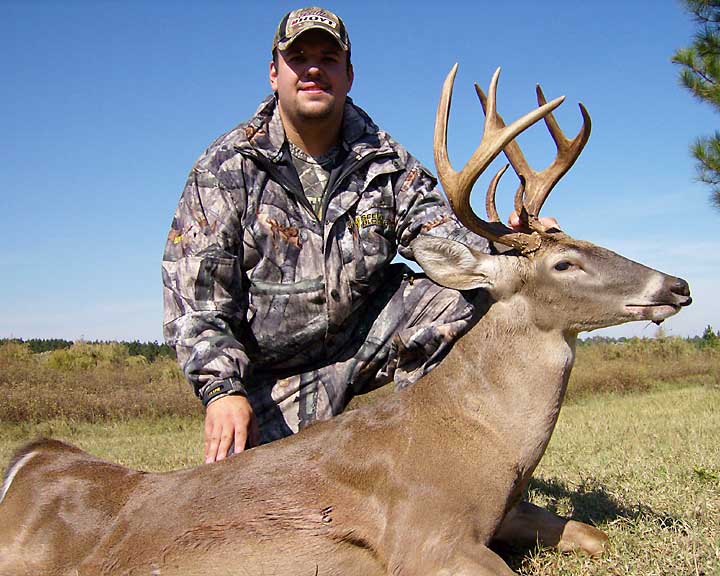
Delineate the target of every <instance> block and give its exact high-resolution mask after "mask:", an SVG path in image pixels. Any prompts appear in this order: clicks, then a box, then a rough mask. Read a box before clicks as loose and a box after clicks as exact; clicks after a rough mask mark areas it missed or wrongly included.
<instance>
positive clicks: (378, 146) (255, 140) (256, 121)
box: [236, 94, 393, 161]
mask: <svg viewBox="0 0 720 576" xmlns="http://www.w3.org/2000/svg"><path fill="white" fill-rule="evenodd" d="M239 137H240V141H239V142H238V143H237V145H236V147H237V148H238V149H240V150H241V151H242V150H248V151H250V150H253V151H255V152H256V153H259V154H262V155H263V156H265V157H266V158H267V159H268V160H271V161H277V160H278V159H279V158H280V157H281V156H282V153H283V152H282V148H283V145H284V144H285V129H284V128H283V125H282V120H281V118H280V113H279V111H278V109H277V100H276V98H275V96H274V95H273V94H271V95H270V96H268V97H267V98H265V100H263V101H262V102H261V103H260V106H259V107H258V109H257V110H256V111H255V114H254V115H253V117H252V118H251V119H250V120H249V121H248V122H247V123H246V124H245V125H244V130H243V131H241V133H240V134H239ZM342 140H343V146H345V148H346V149H347V150H348V151H350V152H352V153H353V154H354V155H355V156H356V158H357V159H360V158H363V157H364V156H366V155H367V154H370V153H390V152H392V151H393V150H392V146H391V144H390V141H389V138H388V136H387V135H386V134H385V132H383V131H381V130H380V129H379V128H378V127H377V126H376V125H375V123H374V122H373V121H372V120H371V119H370V116H368V115H367V113H366V112H365V111H364V110H363V109H362V108H360V107H359V106H356V105H355V103H354V102H353V101H352V99H351V98H350V97H348V98H347V100H346V101H345V110H344V114H343V127H342Z"/></svg>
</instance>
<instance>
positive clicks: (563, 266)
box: [555, 260, 573, 272]
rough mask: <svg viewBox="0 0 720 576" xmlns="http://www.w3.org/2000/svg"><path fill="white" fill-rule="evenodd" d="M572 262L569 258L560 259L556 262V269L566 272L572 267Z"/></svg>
mask: <svg viewBox="0 0 720 576" xmlns="http://www.w3.org/2000/svg"><path fill="white" fill-rule="evenodd" d="M572 266H573V265H572V262H568V261H567V260H560V262H558V263H557V264H555V270H557V271H558V272H564V271H565V270H569V269H570V268H572Z"/></svg>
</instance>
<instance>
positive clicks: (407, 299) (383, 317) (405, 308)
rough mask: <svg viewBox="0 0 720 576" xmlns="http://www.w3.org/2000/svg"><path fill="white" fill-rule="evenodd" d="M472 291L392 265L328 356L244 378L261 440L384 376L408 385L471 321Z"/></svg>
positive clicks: (334, 410)
mask: <svg viewBox="0 0 720 576" xmlns="http://www.w3.org/2000/svg"><path fill="white" fill-rule="evenodd" d="M471 297H472V293H464V292H458V291H457V290H452V289H449V288H443V287H441V286H438V285H437V284H435V283H434V282H432V281H431V280H430V279H428V278H427V277H425V276H424V275H417V274H414V273H413V272H412V271H411V270H410V269H409V268H408V267H407V266H405V265H402V264H395V265H393V266H392V267H391V273H390V274H388V281H387V283H386V284H385V286H384V287H383V288H382V289H381V290H379V291H378V293H376V294H374V295H373V298H372V302H371V303H370V305H369V308H366V309H364V310H363V311H362V317H361V318H357V319H356V321H355V322H350V323H349V324H350V326H352V327H354V330H353V331H352V332H353V333H352V334H351V335H350V337H349V339H347V340H346V342H344V343H343V345H342V346H341V347H340V349H338V350H333V351H332V353H331V354H330V355H329V356H328V358H327V361H326V362H324V363H322V362H321V363H318V364H319V365H316V366H311V367H309V369H308V370H306V371H302V372H301V373H298V374H290V375H288V374H273V373H272V371H271V370H267V369H265V370H263V369H258V370H256V371H254V372H253V375H252V378H251V380H250V381H249V382H248V383H247V391H248V398H249V400H250V403H251V404H252V406H253V409H254V411H255V414H256V416H257V418H258V423H259V426H260V436H261V442H262V443H267V442H271V441H273V440H277V439H279V438H282V437H285V436H289V435H291V434H294V433H295V432H297V431H298V430H301V429H302V428H304V427H306V426H308V425H309V424H311V423H312V422H314V421H316V420H325V419H329V418H331V417H333V416H335V415H337V414H339V413H340V412H342V411H343V409H344V408H345V407H346V406H347V404H348V402H350V400H351V399H352V397H353V396H354V395H356V394H360V393H364V392H368V391H370V390H373V389H375V388H378V387H380V386H382V385H384V384H387V383H389V382H391V381H394V382H395V386H396V388H403V387H405V386H408V385H410V384H413V383H414V382H416V381H417V380H419V379H420V378H421V377H422V376H424V375H425V374H427V373H428V372H429V371H430V370H432V369H433V368H434V367H435V366H436V365H437V364H438V363H439V362H440V360H442V358H443V357H444V356H445V355H446V354H447V352H448V351H449V350H450V348H451V346H452V344H453V343H454V342H455V341H456V340H457V339H458V338H459V337H460V336H461V335H462V334H464V333H465V332H466V331H467V330H468V329H469V328H470V326H471V325H472V323H473V321H474V319H475V317H474V316H475V314H474V312H475V309H474V306H473V305H472V303H471Z"/></svg>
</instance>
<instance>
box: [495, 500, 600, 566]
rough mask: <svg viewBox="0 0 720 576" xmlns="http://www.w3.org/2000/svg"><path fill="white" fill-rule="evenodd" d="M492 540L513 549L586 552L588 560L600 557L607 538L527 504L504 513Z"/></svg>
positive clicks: (580, 524) (589, 527)
mask: <svg viewBox="0 0 720 576" xmlns="http://www.w3.org/2000/svg"><path fill="white" fill-rule="evenodd" d="M494 540H496V541H498V542H501V543H503V544H508V545H513V546H524V547H531V546H535V545H536V544H540V545H541V546H544V547H548V548H557V549H558V550H559V551H560V552H585V553H586V554H589V555H590V556H599V555H600V554H602V553H603V550H604V549H605V544H606V543H607V541H608V537H607V535H606V534H605V533H604V532H603V531H602V530H598V529H597V528H595V527H593V526H590V525H589V524H585V523H583V522H578V521H576V520H568V519H567V518H561V517H560V516H557V515H556V514H553V513H552V512H550V511H549V510H545V509H544V508H540V507H539V506H535V505H534V504H530V502H520V503H519V504H517V505H516V506H515V507H514V508H512V509H511V510H510V511H509V512H508V513H507V515H506V516H505V518H504V519H503V521H502V524H501V525H500V528H499V530H498V531H497V533H496V534H495V537H494Z"/></svg>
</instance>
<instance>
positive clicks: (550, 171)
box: [525, 84, 592, 216]
mask: <svg viewBox="0 0 720 576" xmlns="http://www.w3.org/2000/svg"><path fill="white" fill-rule="evenodd" d="M535 92H536V94H537V101H538V105H540V106H542V105H543V104H545V102H546V101H547V100H546V99H545V94H543V91H542V88H541V87H540V84H538V85H537V86H536V87H535ZM578 106H579V107H580V114H581V115H582V118H583V124H582V126H581V127H580V130H579V131H578V133H577V135H576V136H575V138H573V139H572V140H570V139H569V138H567V137H566V136H565V134H564V133H563V131H562V130H561V129H560V125H559V124H558V122H557V120H556V119H555V116H553V115H552V114H548V115H547V116H545V119H544V120H545V125H546V126H547V129H548V132H550V136H552V139H553V141H554V142H555V147H556V148H557V155H556V156H555V160H553V162H552V164H550V166H548V167H547V168H546V169H545V170H543V171H542V172H540V174H539V182H540V183H539V185H538V186H537V187H534V188H533V190H532V191H531V192H530V193H529V194H528V196H529V198H528V199H527V201H526V202H525V206H526V208H527V209H528V211H529V212H530V214H532V215H534V216H537V215H538V214H539V213H540V210H541V209H542V206H543V204H544V203H545V200H547V197H548V196H549V195H550V191H551V190H552V189H553V188H554V187H555V184H557V183H558V182H559V181H560V178H562V177H563V176H564V175H565V174H566V173H567V171H568V170H570V168H571V167H572V165H573V164H575V161H576V160H577V159H578V157H579V156H580V153H581V152H582V151H583V148H585V144H587V141H588V139H589V138H590V130H591V128H592V122H591V120H590V114H589V113H588V111H587V109H586V108H585V106H584V105H583V103H582V102H580V103H579V104H578ZM535 174H537V173H535Z"/></svg>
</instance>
